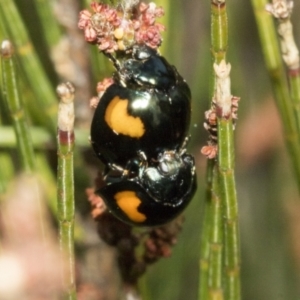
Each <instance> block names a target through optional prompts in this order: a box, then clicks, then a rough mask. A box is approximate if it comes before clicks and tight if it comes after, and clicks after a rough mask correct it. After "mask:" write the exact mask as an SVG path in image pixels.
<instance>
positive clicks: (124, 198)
mask: <svg viewBox="0 0 300 300" xmlns="http://www.w3.org/2000/svg"><path fill="white" fill-rule="evenodd" d="M115 199H116V201H117V204H118V206H119V207H120V208H121V210H122V211H123V212H124V213H125V214H126V215H127V217H128V218H129V219H130V220H132V221H134V222H138V223H140V222H144V221H145V220H146V216H145V215H144V214H142V213H140V212H139V211H138V210H137V209H138V206H139V205H140V204H141V200H140V199H139V198H138V197H137V195H136V193H135V192H132V191H124V192H119V193H116V195H115Z"/></svg>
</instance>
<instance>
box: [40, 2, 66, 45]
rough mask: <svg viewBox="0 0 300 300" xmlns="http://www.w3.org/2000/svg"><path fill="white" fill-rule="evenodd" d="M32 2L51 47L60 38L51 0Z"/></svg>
mask: <svg viewBox="0 0 300 300" xmlns="http://www.w3.org/2000/svg"><path fill="white" fill-rule="evenodd" d="M34 4H35V7H36V10H37V13H38V15H39V20H40V21H41V24H42V27H43V32H44V33H45V39H46V41H47V44H48V45H49V47H50V48H51V47H53V46H55V45H57V43H58V42H59V40H60V38H61V30H60V27H59V25H58V23H57V20H56V18H55V16H54V14H53V10H52V5H51V1H49V0H34Z"/></svg>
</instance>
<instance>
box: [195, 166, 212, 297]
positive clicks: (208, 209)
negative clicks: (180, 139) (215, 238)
mask: <svg viewBox="0 0 300 300" xmlns="http://www.w3.org/2000/svg"><path fill="white" fill-rule="evenodd" d="M214 163H215V161H214V160H208V163H207V169H206V185H207V187H206V195H205V206H204V220H203V228H202V232H201V249H200V282H199V295H198V299H199V300H205V299H209V298H208V292H209V290H208V270H209V258H210V231H211V223H212V222H211V219H212V205H211V203H212V193H213V192H212V182H213V169H214Z"/></svg>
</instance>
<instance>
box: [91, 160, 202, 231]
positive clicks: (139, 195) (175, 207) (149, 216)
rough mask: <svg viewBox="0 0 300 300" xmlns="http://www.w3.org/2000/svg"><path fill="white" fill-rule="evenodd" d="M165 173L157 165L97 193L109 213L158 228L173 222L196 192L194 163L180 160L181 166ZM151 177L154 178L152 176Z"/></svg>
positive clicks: (137, 224) (131, 223)
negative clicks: (135, 176)
mask: <svg viewBox="0 0 300 300" xmlns="http://www.w3.org/2000/svg"><path fill="white" fill-rule="evenodd" d="M171 172H172V173H173V174H172V175H171V174H164V172H162V170H160V168H159V166H158V165H152V166H150V167H148V168H146V169H145V170H144V171H143V172H142V173H141V174H140V176H139V177H137V178H135V179H121V178H120V180H119V181H116V182H113V183H109V184H107V185H106V186H105V187H103V188H101V189H100V190H98V191H97V194H99V195H100V196H101V197H102V199H103V200H104V202H105V203H106V205H107V207H108V209H109V211H110V212H111V213H112V214H114V215H115V216H116V217H117V218H119V219H120V220H121V221H123V222H125V223H128V224H130V225H134V226H158V225H162V224H165V223H167V222H170V221H172V220H173V219H174V218H176V217H177V216H178V215H179V214H180V213H182V212H183V210H184V209H185V208H186V206H187V205H188V204H189V202H190V200H191V199H192V197H193V195H194V193H195V191H196V174H195V166H194V160H193V158H192V156H190V155H184V156H183V157H182V158H180V162H179V165H177V166H175V168H174V169H173V170H172V171H171ZM150 174H151V175H150Z"/></svg>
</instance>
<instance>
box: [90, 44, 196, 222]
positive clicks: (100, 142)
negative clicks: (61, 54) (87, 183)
mask: <svg viewBox="0 0 300 300" xmlns="http://www.w3.org/2000/svg"><path fill="white" fill-rule="evenodd" d="M130 52H131V53H130V58H128V59H126V60H125V61H122V62H121V63H120V62H118V61H117V60H115V61H114V65H115V68H116V73H115V74H114V83H113V84H112V85H110V86H109V87H108V88H107V89H106V91H105V92H104V94H103V96H102V97H101V99H100V102H99V104H98V106H97V108H96V111H95V114H94V117H93V121H92V125H91V141H92V146H93V149H94V151H95V153H96V155H97V156H98V158H99V159H100V160H101V161H102V162H103V163H104V164H105V172H104V180H105V182H106V185H105V186H104V187H102V188H101V189H100V190H98V191H97V194H98V195H100V196H101V198H102V199H103V200H104V202H105V203H106V205H107V207H108V209H109V211H110V212H111V213H113V214H114V215H115V216H116V217H117V218H119V219H120V220H122V221H124V222H126V223H128V224H131V225H135V226H157V225H161V224H164V223H167V222H169V221H171V220H173V219H174V218H175V217H176V216H178V215H179V214H180V213H181V212H182V211H183V210H184V208H185V207H186V206H187V205H188V203H189V202H190V200H191V199H192V197H193V195H194V193H195V190H196V173H195V163H194V158H193V157H192V156H191V155H189V154H187V153H186V144H187V140H188V138H187V134H188V129H189V125H190V119H191V92H190V89H189V87H188V85H187V83H186V82H185V80H184V79H183V78H182V77H181V76H180V75H179V74H178V72H177V70H176V68H175V67H173V66H171V65H170V64H169V63H168V62H167V61H166V59H165V58H164V57H162V56H161V55H159V54H158V53H157V51H156V50H154V49H152V48H150V47H148V46H146V45H135V46H134V47H133V48H132V49H131V51H130Z"/></svg>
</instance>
